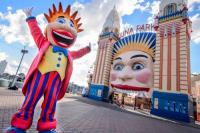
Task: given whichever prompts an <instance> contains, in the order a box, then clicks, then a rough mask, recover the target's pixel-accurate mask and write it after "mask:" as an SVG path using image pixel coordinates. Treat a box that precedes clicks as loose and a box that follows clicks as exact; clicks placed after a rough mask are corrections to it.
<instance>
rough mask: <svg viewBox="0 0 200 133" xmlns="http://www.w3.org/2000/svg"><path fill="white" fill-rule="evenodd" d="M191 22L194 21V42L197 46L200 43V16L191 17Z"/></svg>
mask: <svg viewBox="0 0 200 133" xmlns="http://www.w3.org/2000/svg"><path fill="white" fill-rule="evenodd" d="M191 21H192V30H193V32H192V39H191V40H192V41H193V42H194V43H196V44H199V43H200V27H199V24H200V14H196V15H194V16H192V17H191Z"/></svg>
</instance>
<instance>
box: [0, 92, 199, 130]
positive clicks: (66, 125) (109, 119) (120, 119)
mask: <svg viewBox="0 0 200 133" xmlns="http://www.w3.org/2000/svg"><path fill="white" fill-rule="evenodd" d="M23 99H24V97H23V96H22V93H21V92H20V91H10V90H5V89H2V88H0V133H3V130H4V129H5V128H7V127H8V126H9V122H10V118H11V116H12V114H13V113H15V112H16V111H17V109H18V108H19V107H20V105H21V104H22V102H23ZM40 105H41V101H40V102H39V104H38V106H37V107H36V110H35V116H34V121H33V125H32V127H31V129H30V130H29V131H28V133H36V132H37V131H36V130H35V128H36V125H37V120H38V116H39V114H40ZM56 118H57V123H58V126H57V131H58V132H59V133H199V132H200V129H198V128H193V127H189V126H184V125H179V124H175V123H171V122H167V121H161V120H157V119H152V118H148V117H143V116H140V115H135V114H133V113H128V112H126V111H123V110H121V109H119V108H117V107H115V106H110V105H109V104H107V103H103V102H96V101H93V100H90V99H87V98H80V97H74V96H68V98H63V99H62V100H61V101H60V102H59V103H58V105H57V112H56Z"/></svg>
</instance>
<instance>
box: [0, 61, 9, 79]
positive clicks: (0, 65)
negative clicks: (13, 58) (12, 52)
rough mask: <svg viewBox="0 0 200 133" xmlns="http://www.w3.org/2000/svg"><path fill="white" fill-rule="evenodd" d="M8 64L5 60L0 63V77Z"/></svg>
mask: <svg viewBox="0 0 200 133" xmlns="http://www.w3.org/2000/svg"><path fill="white" fill-rule="evenodd" d="M7 64H8V62H7V61H6V60H3V61H0V75H2V74H3V73H4V71H5V69H6V66H7Z"/></svg>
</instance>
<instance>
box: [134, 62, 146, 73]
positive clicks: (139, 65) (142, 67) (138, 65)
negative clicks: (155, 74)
mask: <svg viewBox="0 0 200 133" xmlns="http://www.w3.org/2000/svg"><path fill="white" fill-rule="evenodd" d="M142 69H144V65H143V64H141V63H134V64H133V65H132V70H134V71H139V70H142Z"/></svg>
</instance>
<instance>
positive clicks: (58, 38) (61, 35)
mask: <svg viewBox="0 0 200 133" xmlns="http://www.w3.org/2000/svg"><path fill="white" fill-rule="evenodd" d="M52 37H53V39H54V41H55V43H56V44H58V45H61V46H63V47H66V46H70V45H71V44H72V43H73V42H74V37H73V35H72V34H71V33H70V32H67V31H56V30H52Z"/></svg>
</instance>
